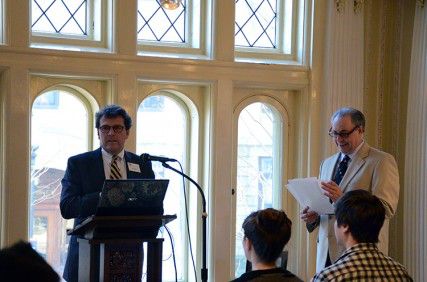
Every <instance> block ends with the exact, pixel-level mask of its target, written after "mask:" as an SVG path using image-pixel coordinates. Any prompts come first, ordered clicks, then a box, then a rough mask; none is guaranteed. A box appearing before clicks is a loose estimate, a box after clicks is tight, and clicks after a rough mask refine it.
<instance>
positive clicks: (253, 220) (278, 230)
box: [242, 208, 292, 264]
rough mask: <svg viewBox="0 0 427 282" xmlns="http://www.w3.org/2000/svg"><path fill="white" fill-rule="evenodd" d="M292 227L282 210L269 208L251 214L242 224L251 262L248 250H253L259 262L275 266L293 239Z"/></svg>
mask: <svg viewBox="0 0 427 282" xmlns="http://www.w3.org/2000/svg"><path fill="white" fill-rule="evenodd" d="M291 226H292V222H291V220H290V219H289V218H288V217H287V216H286V214H285V212H284V211H281V210H275V209H272V208H268V209H264V210H259V211H256V212H253V213H251V214H250V215H249V216H248V217H247V218H246V219H245V221H244V222H243V224H242V227H243V230H244V235H245V238H244V242H243V244H244V249H245V255H246V258H247V259H248V260H250V257H249V255H248V250H249V249H250V248H253V250H254V251H255V254H256V256H257V258H258V261H259V262H261V263H266V264H274V262H275V261H276V259H277V258H278V257H279V256H280V254H281V252H282V250H283V247H284V246H285V245H286V243H287V242H288V241H289V239H290V238H291ZM246 240H249V242H245V241H246Z"/></svg>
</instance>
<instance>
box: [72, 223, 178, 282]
mask: <svg viewBox="0 0 427 282" xmlns="http://www.w3.org/2000/svg"><path fill="white" fill-rule="evenodd" d="M174 219H176V215H162V216H92V217H89V218H88V219H86V220H85V221H83V222H82V223H81V224H79V225H78V226H76V227H75V228H74V229H73V230H72V231H71V232H70V233H69V234H70V235H77V236H78V237H79V238H78V239H77V240H78V242H79V281H91V282H92V281H129V282H131V281H132V282H133V281H141V278H142V263H143V258H144V249H143V243H144V242H147V281H148V282H151V281H162V246H163V239H162V238H156V236H157V233H158V231H159V228H160V227H161V226H164V225H166V224H167V223H169V222H170V221H172V220H174Z"/></svg>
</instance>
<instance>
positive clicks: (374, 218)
mask: <svg viewBox="0 0 427 282" xmlns="http://www.w3.org/2000/svg"><path fill="white" fill-rule="evenodd" d="M335 217H336V223H335V234H336V236H337V240H338V241H339V240H340V239H339V238H340V236H339V235H338V234H337V229H338V228H344V229H345V230H346V232H349V233H351V236H352V238H353V239H354V241H356V242H357V243H377V242H378V235H379V233H380V230H381V227H382V226H383V223H384V219H385V208H384V206H383V204H382V202H381V200H380V199H379V198H378V197H376V196H374V195H372V194H371V193H370V192H368V191H366V190H353V191H349V192H347V193H344V195H343V196H342V197H341V198H340V199H339V200H338V202H337V203H336V206H335Z"/></svg>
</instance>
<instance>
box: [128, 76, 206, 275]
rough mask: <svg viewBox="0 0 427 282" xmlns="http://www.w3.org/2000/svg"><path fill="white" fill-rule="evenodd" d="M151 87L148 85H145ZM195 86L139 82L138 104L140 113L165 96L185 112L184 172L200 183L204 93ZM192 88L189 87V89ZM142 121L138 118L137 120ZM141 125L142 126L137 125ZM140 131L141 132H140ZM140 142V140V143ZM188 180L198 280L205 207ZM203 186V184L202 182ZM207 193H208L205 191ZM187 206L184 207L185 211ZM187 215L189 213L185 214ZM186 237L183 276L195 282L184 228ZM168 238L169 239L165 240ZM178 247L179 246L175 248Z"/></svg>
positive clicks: (192, 237)
mask: <svg viewBox="0 0 427 282" xmlns="http://www.w3.org/2000/svg"><path fill="white" fill-rule="evenodd" d="M144 84H148V85H144ZM192 86H196V87H197V85H188V86H186V85H181V86H176V85H173V84H169V83H156V82H153V81H143V80H140V81H139V85H138V103H137V105H138V106H137V112H138V109H139V106H140V105H141V104H142V103H143V101H144V100H145V99H147V98H149V97H151V96H164V97H167V98H169V99H172V100H173V101H174V102H175V103H176V104H177V106H178V107H180V108H181V109H182V110H183V112H184V113H185V115H186V117H185V120H186V134H185V138H186V140H187V141H186V142H185V143H186V146H185V151H186V159H185V160H183V166H184V168H185V169H186V171H184V173H186V174H187V175H188V176H190V177H191V178H192V179H194V180H195V181H198V178H199V177H201V176H202V173H201V171H200V167H199V165H198V164H199V163H201V160H200V157H199V153H200V152H199V147H202V146H203V144H202V134H203V129H202V124H201V119H202V118H203V114H202V112H200V109H199V106H200V104H199V103H200V101H199V103H198V102H197V100H198V99H199V98H201V97H200V93H196V91H197V90H194V89H191V88H192ZM187 87H188V88H187ZM137 119H138V118H136V120H137ZM137 126H138V125H137ZM136 131H137V130H136ZM136 143H137V140H136ZM184 181H185V187H186V193H187V194H186V195H187V203H188V223H189V230H190V232H191V234H190V235H191V243H192V248H193V256H194V262H195V266H196V272H197V275H198V277H200V272H199V271H200V268H201V261H202V257H201V246H202V242H201V235H202V230H201V228H202V222H201V221H200V220H199V219H200V217H201V214H202V206H201V197H200V195H199V193H198V191H197V189H196V187H191V186H193V184H192V183H190V182H189V181H188V180H187V179H185V180H184ZM198 183H201V182H198ZM204 192H205V194H206V193H207V192H206V190H205V191H204ZM183 209H184V207H182V210H183ZM183 212H185V211H183ZM180 224H181V226H182V227H186V224H187V223H186V222H185V219H182V221H181V223H180ZM182 236H183V238H185V242H186V243H187V244H184V245H183V248H184V252H185V253H184V255H183V257H184V262H183V267H184V268H183V269H182V271H183V276H184V281H192V279H193V277H192V276H193V264H192V260H191V254H190V249H189V245H188V242H189V238H188V232H187V228H183V231H182ZM165 238H166V237H165ZM174 247H175V246H174Z"/></svg>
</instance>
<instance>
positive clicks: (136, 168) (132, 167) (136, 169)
mask: <svg viewBox="0 0 427 282" xmlns="http://www.w3.org/2000/svg"><path fill="white" fill-rule="evenodd" d="M128 168H129V171H133V172H139V173H141V169H140V168H139V165H138V164H134V163H128Z"/></svg>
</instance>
